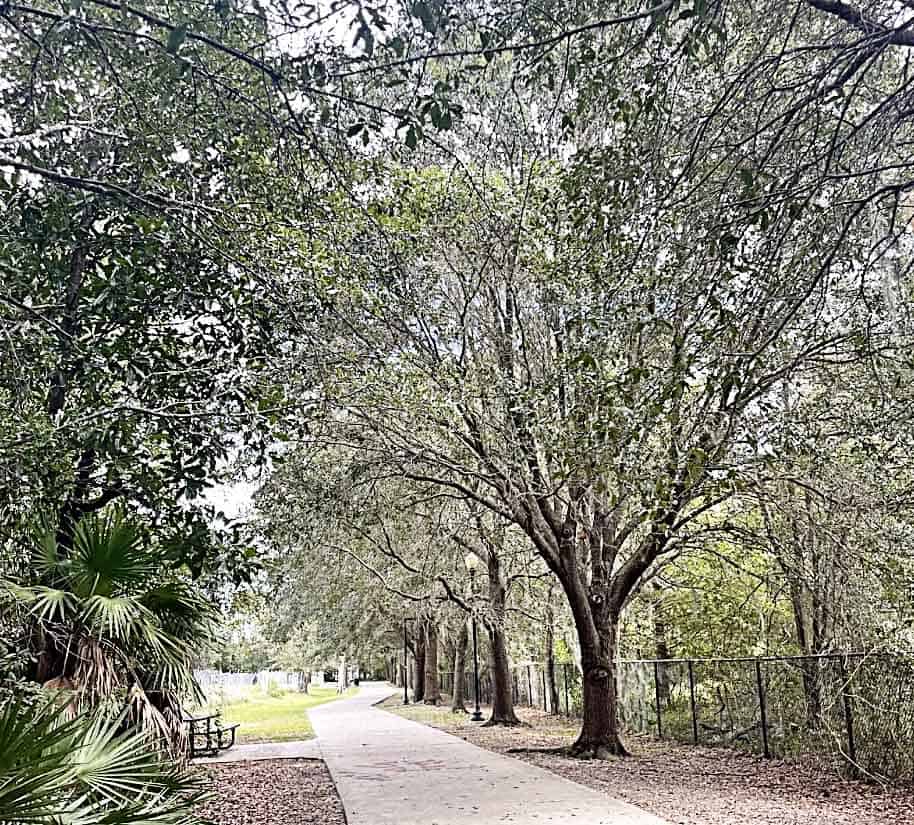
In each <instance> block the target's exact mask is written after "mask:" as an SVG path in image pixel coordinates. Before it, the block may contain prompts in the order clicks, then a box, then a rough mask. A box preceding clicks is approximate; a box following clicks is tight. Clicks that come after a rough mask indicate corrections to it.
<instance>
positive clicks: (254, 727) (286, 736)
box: [222, 687, 358, 743]
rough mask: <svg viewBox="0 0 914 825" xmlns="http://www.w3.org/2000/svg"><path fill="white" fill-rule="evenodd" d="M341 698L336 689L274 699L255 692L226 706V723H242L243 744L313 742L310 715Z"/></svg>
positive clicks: (350, 694) (224, 716) (326, 688)
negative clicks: (321, 706)
mask: <svg viewBox="0 0 914 825" xmlns="http://www.w3.org/2000/svg"><path fill="white" fill-rule="evenodd" d="M357 692H358V688H350V689H349V691H348V692H347V693H346V694H345V695H346V696H352V695H354V694H355V693H357ZM338 698H340V696H339V694H338V693H337V692H336V688H334V687H315V688H311V692H310V693H296V692H289V693H284V694H282V695H275V693H274V695H272V696H264V695H263V694H262V693H260V692H257V691H255V692H252V693H251V694H250V695H249V696H248V697H246V698H245V699H243V700H241V701H236V702H229V703H227V704H226V705H224V706H223V708H222V719H223V720H224V722H226V723H229V722H240V723H241V727H240V728H238V741H239V742H243V743H253V742H291V741H296V740H299V739H312V738H313V737H314V729H313V728H312V727H311V722H310V721H309V720H308V713H307V711H308V710H309V709H310V708H314V707H317V706H318V705H323V704H326V703H327V702H332V701H333V700H334V699H338Z"/></svg>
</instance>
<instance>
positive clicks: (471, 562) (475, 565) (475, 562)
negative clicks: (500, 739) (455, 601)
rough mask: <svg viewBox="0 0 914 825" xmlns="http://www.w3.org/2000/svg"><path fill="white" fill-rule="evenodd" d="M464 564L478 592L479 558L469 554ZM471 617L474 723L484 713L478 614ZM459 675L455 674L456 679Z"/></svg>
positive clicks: (478, 720)
mask: <svg viewBox="0 0 914 825" xmlns="http://www.w3.org/2000/svg"><path fill="white" fill-rule="evenodd" d="M463 563H464V564H465V565H466V568H467V570H468V571H469V573H470V591H471V592H472V593H475V592H476V571H477V570H478V569H479V556H477V555H476V554H475V553H467V557H466V558H465V559H464V560H463ZM470 615H471V616H472V621H473V681H474V685H475V688H476V690H475V691H474V693H475V699H476V710H474V711H473V715H472V716H471V717H470V720H471V721H473V722H481V721H482V712H481V711H480V710H479V649H478V645H477V642H476V613H475V611H471V613H470ZM456 675H457V674H454V676H455V678H456Z"/></svg>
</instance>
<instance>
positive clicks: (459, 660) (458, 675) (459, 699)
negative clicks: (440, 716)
mask: <svg viewBox="0 0 914 825" xmlns="http://www.w3.org/2000/svg"><path fill="white" fill-rule="evenodd" d="M467 624H468V622H467V621H466V620H464V622H463V624H462V625H461V627H460V633H459V634H458V635H457V644H456V645H455V646H454V688H453V690H452V691H451V710H452V711H453V712H454V713H466V712H467V708H466V702H467V680H466V674H465V671H466V659H467V642H468V638H469V632H468V630H467Z"/></svg>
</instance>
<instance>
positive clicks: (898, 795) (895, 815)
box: [387, 702, 914, 825]
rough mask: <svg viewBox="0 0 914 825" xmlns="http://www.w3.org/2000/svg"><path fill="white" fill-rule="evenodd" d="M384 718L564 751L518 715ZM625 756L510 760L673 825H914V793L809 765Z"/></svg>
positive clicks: (566, 734)
mask: <svg viewBox="0 0 914 825" xmlns="http://www.w3.org/2000/svg"><path fill="white" fill-rule="evenodd" d="M387 709H388V710H392V711H394V712H396V713H401V714H402V715H404V716H408V717H409V718H413V719H416V720H417V721H421V722H425V723H426V724H431V725H433V726H434V727H437V728H440V729H442V730H446V731H448V732H449V733H453V734H454V735H456V736H460V737H462V738H463V739H466V740H467V741H468V742H472V743H473V744H475V745H479V746H480V747H483V748H487V749H488V750H492V751H496V752H498V753H507V752H508V751H509V750H510V749H512V748H534V749H536V748H555V747H561V746H563V745H568V744H569V743H570V742H571V741H572V738H573V736H574V735H575V734H576V733H577V731H576V729H575V728H574V727H573V726H572V725H571V723H569V721H568V720H566V719H561V718H558V719H557V718H555V717H550V716H547V715H546V714H544V713H543V712H542V711H536V710H529V709H526V708H522V709H519V710H518V715H519V716H520V717H521V718H522V719H523V720H524V721H525V722H526V723H527V724H528V725H529V727H523V728H483V727H480V726H479V725H478V724H473V723H470V722H468V720H467V719H466V717H463V716H454V715H452V714H450V713H447V712H445V711H443V710H442V711H438V710H434V711H432V710H428V709H423V708H422V707H421V706H420V707H415V706H410V707H409V708H403V707H402V705H401V706H400V707H397V703H396V702H391V703H390V704H389V705H388V707H387ZM626 744H627V745H628V747H629V749H630V750H631V751H632V752H633V756H632V758H627V759H618V760H612V761H586V760H580V759H571V758H569V757H565V756H560V755H556V754H545V753H510V754H509V755H510V756H514V757H515V758H518V759H523V760H525V761H527V762H531V763H533V764H535V765H539V766H540V767H541V768H545V769H546V770H550V771H552V772H553V773H557V774H559V775H560V776H564V777H567V778H568V779H572V780H574V781H575V782H579V783H581V784H582V785H587V786H589V787H591V788H595V789H597V790H599V791H603V792H604V793H606V794H608V795H610V796H614V797H616V798H617V799H623V800H625V801H626V802H631V803H632V804H633V805H637V806H639V807H641V808H643V809H645V810H647V811H650V812H651V813H654V814H656V815H657V816H660V817H662V818H664V819H666V820H667V822H670V823H676V825H914V788H912V787H910V786H907V787H889V788H886V787H882V786H880V785H876V784H869V783H866V782H860V781H851V780H845V779H842V778H840V777H839V776H837V775H836V774H835V773H834V772H833V771H830V770H829V769H827V768H823V767H821V766H817V765H814V764H806V763H803V762H796V761H790V762H787V761H780V760H772V759H763V758H761V757H758V756H753V755H751V754H745V753H742V752H739V751H733V750H728V749H725V748H702V747H694V746H688V745H680V744H676V743H673V742H667V741H662V742H660V741H657V740H655V739H651V738H648V737H643V738H631V737H630V738H628V739H627V740H626Z"/></svg>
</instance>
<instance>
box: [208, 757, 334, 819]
mask: <svg viewBox="0 0 914 825" xmlns="http://www.w3.org/2000/svg"><path fill="white" fill-rule="evenodd" d="M204 770H205V771H206V772H207V773H208V774H209V775H210V776H211V777H212V779H213V789H212V790H213V793H214V798H213V799H212V800H210V801H209V802H207V803H206V804H205V805H203V806H201V807H200V809H199V811H198V815H199V816H200V817H201V818H202V819H204V820H206V821H208V822H212V823H215V825H268V823H269V825H273V824H274V823H282V825H345V823H346V817H345V815H344V813H343V806H342V803H341V802H340V798H339V796H338V795H337V792H336V788H335V787H334V785H333V780H332V779H331V778H330V774H329V773H328V771H327V768H326V767H325V766H324V763H323V762H320V761H318V760H316V759H276V760H271V761H264V762H232V763H229V764H226V765H212V766H208V767H207V768H205V769H204Z"/></svg>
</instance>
